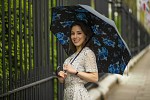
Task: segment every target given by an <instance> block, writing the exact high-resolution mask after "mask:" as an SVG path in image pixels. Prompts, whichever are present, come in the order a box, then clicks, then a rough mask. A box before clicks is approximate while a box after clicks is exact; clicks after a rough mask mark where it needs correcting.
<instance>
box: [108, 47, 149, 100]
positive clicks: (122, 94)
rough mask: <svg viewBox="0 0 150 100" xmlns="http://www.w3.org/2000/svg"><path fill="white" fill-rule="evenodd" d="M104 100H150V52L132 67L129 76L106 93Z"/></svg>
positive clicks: (124, 77)
mask: <svg viewBox="0 0 150 100" xmlns="http://www.w3.org/2000/svg"><path fill="white" fill-rule="evenodd" d="M106 100H150V50H149V51H148V52H147V53H146V54H145V55H144V56H143V57H142V58H141V59H140V60H139V61H138V62H137V63H136V64H135V65H134V67H133V68H132V69H131V70H130V72H129V76H127V75H124V76H123V77H122V78H121V81H120V83H119V84H117V85H115V86H113V88H112V89H111V90H110V91H109V92H108V95H107V99H106Z"/></svg>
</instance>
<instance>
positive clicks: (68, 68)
mask: <svg viewBox="0 0 150 100" xmlns="http://www.w3.org/2000/svg"><path fill="white" fill-rule="evenodd" d="M63 69H64V70H65V71H67V72H68V73H71V74H75V73H76V72H77V71H76V70H75V69H74V68H73V67H72V65H71V64H66V65H64V67H63Z"/></svg>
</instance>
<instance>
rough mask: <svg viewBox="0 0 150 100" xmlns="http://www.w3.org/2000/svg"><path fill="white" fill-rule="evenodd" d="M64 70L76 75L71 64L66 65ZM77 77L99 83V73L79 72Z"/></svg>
mask: <svg viewBox="0 0 150 100" xmlns="http://www.w3.org/2000/svg"><path fill="white" fill-rule="evenodd" d="M64 70H66V71H67V72H69V73H70V74H74V75H75V74H76V73H77V72H78V71H76V70H75V69H74V68H73V67H72V66H71V64H68V65H64ZM77 76H78V77H80V78H81V79H83V80H85V81H87V82H97V81H98V72H78V73H77Z"/></svg>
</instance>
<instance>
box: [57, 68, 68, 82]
mask: <svg viewBox="0 0 150 100" xmlns="http://www.w3.org/2000/svg"><path fill="white" fill-rule="evenodd" d="M66 77H67V73H65V72H64V71H59V72H58V80H59V81H60V83H63V82H64V80H65V78H66Z"/></svg>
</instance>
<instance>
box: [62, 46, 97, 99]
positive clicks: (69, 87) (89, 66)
mask: <svg viewBox="0 0 150 100" xmlns="http://www.w3.org/2000/svg"><path fill="white" fill-rule="evenodd" d="M75 56H76V54H75V53H74V54H73V55H71V56H70V57H68V58H67V59H66V60H65V62H64V64H68V63H69V62H70V61H71V60H72V59H73V58H74V57H75ZM72 66H73V67H74V68H75V69H76V70H77V71H79V72H98V70H97V64H96V58H95V54H94V52H93V51H92V50H90V49H89V48H88V47H85V48H84V49H83V50H82V51H81V53H80V54H79V55H78V57H77V58H76V59H75V61H74V62H73V63H72ZM86 83H87V82H86V81H85V80H82V79H81V78H79V77H78V76H77V75H74V74H69V73H68V74H67V78H66V79H65V84H64V85H65V89H64V100H91V99H90V96H89V94H88V91H87V89H86V88H85V87H84V84H86Z"/></svg>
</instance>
